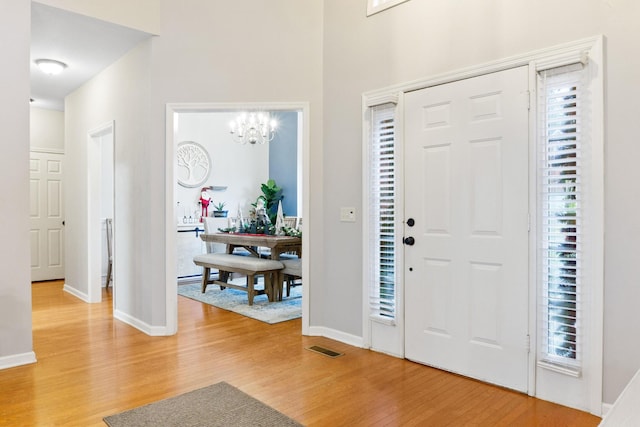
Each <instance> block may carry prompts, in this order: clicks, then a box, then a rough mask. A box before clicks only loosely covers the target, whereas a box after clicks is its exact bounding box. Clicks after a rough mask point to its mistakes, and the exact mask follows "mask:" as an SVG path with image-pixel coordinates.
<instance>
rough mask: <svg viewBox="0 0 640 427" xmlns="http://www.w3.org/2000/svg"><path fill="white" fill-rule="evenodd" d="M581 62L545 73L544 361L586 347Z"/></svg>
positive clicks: (574, 355)
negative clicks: (584, 331)
mask: <svg viewBox="0 0 640 427" xmlns="http://www.w3.org/2000/svg"><path fill="white" fill-rule="evenodd" d="M587 87H588V85H587V84H586V71H584V70H583V67H582V64H576V65H572V66H566V67H561V68H557V69H552V70H546V71H543V72H540V73H539V81H538V88H539V111H540V114H541V117H540V123H541V126H542V127H541V129H540V133H539V134H540V148H541V150H540V156H539V159H540V161H541V164H540V169H539V176H540V182H539V189H540V192H539V195H538V196H539V206H540V213H539V224H540V228H539V230H540V238H539V242H540V244H539V261H538V266H539V269H540V270H539V277H540V282H541V283H540V285H541V299H540V301H541V306H540V316H539V318H540V319H541V320H542V324H541V338H542V339H541V340H540V345H541V348H540V352H541V360H543V361H546V362H551V363H559V364H562V365H567V366H571V367H575V368H579V367H580V366H581V363H582V354H583V347H584V342H583V340H584V334H583V327H582V325H583V323H584V321H585V319H583V315H584V312H585V311H584V306H583V300H584V296H585V293H586V292H587V291H588V287H587V286H588V285H587V283H585V279H586V277H585V273H584V267H585V265H584V262H585V259H584V245H585V234H586V231H585V223H588V221H585V212H586V210H585V204H584V202H585V197H587V194H588V185H587V184H588V176H586V175H585V170H586V168H585V162H587V161H588V158H589V155H588V153H589V151H588V142H589V132H588V130H589V126H588V123H589V120H588V118H587V116H588V113H589V111H588V108H587V106H588V105H589V103H588V102H587V99H588V97H589V93H588V90H587Z"/></svg>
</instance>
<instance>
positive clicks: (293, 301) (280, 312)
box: [178, 279, 302, 323]
mask: <svg viewBox="0 0 640 427" xmlns="http://www.w3.org/2000/svg"><path fill="white" fill-rule="evenodd" d="M242 280H244V279H242ZM284 293H285V294H286V291H285V292H284ZM178 295H181V296H183V297H187V298H191V299H194V300H196V301H200V302H203V303H205V304H210V305H213V306H215V307H218V308H223V309H225V310H229V311H233V312H235V313H238V314H242V315H243V316H247V317H251V318H252V319H256V320H260V321H262V322H266V323H278V322H284V321H287V320H291V319H297V318H299V317H302V286H296V287H293V288H291V296H289V297H287V296H286V295H285V296H284V297H283V298H282V301H276V302H269V300H268V299H267V296H266V295H258V296H256V297H255V298H254V299H253V305H251V306H250V305H249V302H248V300H247V293H246V292H243V291H238V290H236V289H229V288H227V289H225V290H223V291H222V290H220V287H219V286H218V285H209V286H207V291H206V292H205V293H204V294H203V293H202V291H201V285H200V284H199V283H198V284H189V285H179V286H178Z"/></svg>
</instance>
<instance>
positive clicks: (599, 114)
mask: <svg viewBox="0 0 640 427" xmlns="http://www.w3.org/2000/svg"><path fill="white" fill-rule="evenodd" d="M603 39H604V38H603V36H596V37H590V38H587V39H582V40H577V41H574V42H570V43H566V44H562V45H558V46H553V47H550V48H546V49H540V50H537V51H533V52H528V53H524V54H521V55H516V56H512V57H508V58H504V59H501V60H497V61H493V62H489V63H485V64H480V65H477V66H474V67H469V68H464V69H460V70H456V71H452V72H448V73H443V74H438V75H434V76H431V77H428V78H424V79H418V80H415V81H411V82H405V83H401V84H397V85H393V86H388V87H386V88H381V89H378V90H374V91H370V92H366V93H364V94H363V96H362V111H363V116H362V117H366V110H367V108H368V107H369V106H371V105H375V100H377V99H384V98H385V97H394V96H397V97H398V106H397V117H398V120H397V123H396V135H397V138H398V141H397V143H396V146H397V148H398V150H400V151H402V150H403V142H404V137H403V135H404V130H403V117H404V110H403V108H404V104H403V95H404V93H405V92H409V91H412V90H419V89H424V88H427V87H431V86H436V85H440V84H444V83H450V82H454V81H458V80H462V79H466V78H471V77H476V76H480V75H483V74H489V73H494V72H497V71H501V70H506V69H510V68H515V67H518V66H523V65H528V66H529V68H530V85H529V86H530V88H535V87H536V72H537V71H538V70H541V69H547V68H552V67H556V66H558V65H561V64H567V63H570V62H572V61H573V62H577V61H583V60H584V59H585V54H586V53H588V57H589V60H590V61H594V62H595V64H597V67H598V70H597V75H596V76H595V77H594V79H593V81H592V85H593V88H592V91H591V96H592V104H593V110H592V118H593V124H592V140H591V143H592V147H593V150H594V152H596V153H604V125H603V124H604V89H603V88H604V80H603V75H602V70H603V58H604V53H603V45H604V43H603ZM572 58H573V59H572ZM534 95H535V94H532V96H531V98H532V99H535V96H534ZM530 105H531V112H530V114H531V118H532V122H531V123H535V120H536V119H537V113H536V110H537V109H536V103H535V102H530ZM368 132H369V129H368V124H367V122H366V120H363V133H362V135H363V147H364V148H363V159H367V158H368V157H367V155H368V153H367V152H366V145H367V144H368V138H369V133H368ZM529 137H530V144H529V146H530V171H529V173H530V177H532V179H530V182H531V184H530V185H531V186H532V187H531V188H530V197H531V200H530V203H531V204H530V205H531V206H532V209H533V208H534V207H536V203H537V201H536V187H535V185H536V180H535V179H534V178H533V177H535V176H536V174H535V173H536V166H537V160H536V158H535V154H536V143H537V134H536V126H533V125H532V126H530V135H529ZM594 160H598V161H596V162H593V163H592V165H591V167H592V169H591V171H590V172H591V173H592V176H593V181H594V184H593V187H592V192H593V194H592V205H591V206H590V209H592V210H593V218H594V222H595V224H594V227H595V228H594V233H593V234H594V236H592V242H593V244H594V246H595V249H594V253H593V254H592V259H593V265H592V270H591V272H590V275H591V280H592V283H593V289H592V295H593V298H592V303H591V305H590V306H589V307H588V308H587V310H588V311H589V318H590V319H591V320H590V331H589V338H590V344H589V349H588V350H587V351H588V352H589V354H590V355H591V357H590V359H589V361H588V362H587V363H588V366H586V367H585V371H589V372H590V374H589V377H588V379H587V380H588V381H589V385H588V387H587V389H588V394H589V396H588V401H589V404H588V405H587V406H588V407H583V408H581V409H583V410H587V411H589V412H591V413H593V414H595V415H600V414H601V413H602V363H603V361H602V349H603V310H604V307H603V298H604V282H603V277H604V263H603V261H604V251H603V246H604V161H603V156H600V159H594ZM363 164H364V165H366V161H365V162H364V163H363ZM401 164H402V162H401ZM399 169H400V170H398V190H397V191H398V193H399V194H403V193H404V188H403V182H404V176H403V171H402V170H401V166H400V168H399ZM367 174H368V171H366V170H364V169H363V178H364V177H365V176H366V175H367ZM363 183H364V185H363V195H364V197H363V198H364V199H366V195H367V190H366V183H367V180H366V179H363ZM366 203H367V200H365V201H364V203H363V208H364V207H365V206H367V205H366ZM401 203H403V202H398V206H403V205H402V204H401ZM402 215H403V214H402V213H399V217H398V221H403V220H404V218H403V216H402ZM532 215H535V211H532ZM363 227H364V228H363V236H364V238H363V244H364V245H365V246H363V247H365V248H366V247H368V246H366V245H368V244H369V242H368V241H367V230H368V229H367V227H368V224H366V223H363ZM536 236H537V230H536V227H535V221H531V239H530V251H531V256H530V277H529V279H530V285H529V289H530V295H529V296H530V298H529V299H530V307H529V312H530V316H529V330H530V334H531V337H530V339H531V348H532V349H536V348H537V347H536V345H535V343H536V342H537V323H536V322H537V304H536V296H537V280H536V279H537V277H536V273H535V272H536V257H535V253H536V247H537V240H536ZM399 262H402V261H401V260H399ZM366 263H367V260H366V259H365V262H364V264H366ZM367 268H368V266H367V265H363V269H364V270H365V271H366V269H367ZM363 277H364V278H365V280H364V281H363V296H364V298H363V313H364V319H363V343H364V344H363V345H364V346H365V347H368V348H372V349H374V350H377V351H382V352H385V353H388V354H392V355H395V356H397V357H404V301H403V297H404V283H403V281H402V280H400V281H399V283H398V286H397V288H398V289H397V290H396V291H397V292H396V295H397V298H398V301H397V305H396V308H397V318H398V321H397V322H396V324H395V325H384V326H385V327H386V329H384V330H383V331H380V327H379V325H380V324H379V323H378V324H377V323H376V322H372V321H371V319H370V318H369V305H368V304H369V296H368V283H367V281H366V277H367V276H366V274H363ZM377 334H378V335H377ZM381 341H388V342H389V344H388V345H386V348H385V349H381V350H379V349H377V347H379V346H378V345H377V343H380V342H381ZM372 343H373V344H372ZM536 356H537V352H536V351H535V350H534V351H531V352H530V357H529V359H530V360H529V386H528V389H529V394H530V395H532V396H540V395H541V394H543V392H544V390H539V389H537V388H536V375H537V368H538V364H537V360H536ZM541 365H544V364H541ZM541 369H544V367H542V366H541ZM549 371H550V369H549ZM560 374H561V375H562V376H563V377H565V378H567V379H568V380H570V379H572V378H575V377H574V376H572V375H571V373H560ZM547 400H551V401H554V402H556V403H560V404H565V405H567V406H572V404H571V402H563V401H562V397H559V396H555V395H553V396H551V397H550V398H548V399H547ZM573 406H574V407H575V405H573Z"/></svg>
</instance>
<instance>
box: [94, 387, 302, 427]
mask: <svg viewBox="0 0 640 427" xmlns="http://www.w3.org/2000/svg"><path fill="white" fill-rule="evenodd" d="M104 422H105V423H106V424H107V425H108V426H110V427H131V426H135V427H144V426H154V427H168V426H176V427H177V426H180V427H190V426H191V427H195V426H199V427H218V426H220V427H223V426H224V427H228V426H234V427H250V426H251V427H253V426H263V427H289V426H291V427H298V426H302V424H299V423H298V422H296V421H294V420H292V419H291V418H289V417H287V416H286V415H284V414H282V413H280V412H278V411H276V410H275V409H273V408H271V407H270V406H267V405H265V404H264V403H262V402H260V401H259V400H257V399H255V398H253V397H251V396H249V395H248V394H246V393H244V392H243V391H241V390H239V389H237V388H235V387H234V386H232V385H230V384H228V383H226V382H220V383H217V384H213V385H210V386H208V387H204V388H201V389H198V390H194V391H190V392H188V393H184V394H181V395H179V396H176V397H172V398H169V399H164V400H160V401H158V402H154V403H150V404H148V405H145V406H140V407H138V408H134V409H131V410H128V411H125V412H121V413H119V414H115V415H111V416H108V417H105V418H104Z"/></svg>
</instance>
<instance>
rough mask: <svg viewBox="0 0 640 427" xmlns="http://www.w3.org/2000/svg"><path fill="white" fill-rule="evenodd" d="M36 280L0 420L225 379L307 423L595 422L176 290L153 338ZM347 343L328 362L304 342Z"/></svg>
mask: <svg viewBox="0 0 640 427" xmlns="http://www.w3.org/2000/svg"><path fill="white" fill-rule="evenodd" d="M32 288H33V339H34V349H35V353H36V357H37V359H38V362H37V363H36V364H32V365H27V366H21V367H16V368H12V369H5V370H0V425H2V426H104V424H103V422H102V417H104V416H107V415H111V414H114V413H118V412H121V411H124V410H127V409H130V408H134V407H136V406H140V405H144V404H146V403H150V402H153V401H156V400H159V399H163V398H167V397H171V396H176V395H178V394H180V393H184V392H187V391H190V390H194V389H197V388H200V387H204V386H207V385H210V384H214V383H216V382H219V381H226V382H228V383H230V384H232V385H234V386H236V387H238V388H239V389H241V390H242V391H244V392H246V393H248V394H250V395H252V396H253V397H255V398H257V399H259V400H261V401H262V402H264V403H266V404H268V405H270V406H272V407H274V408H276V409H277V410H279V411H280V412H283V413H284V414H286V415H288V416H290V417H292V418H294V419H296V420H297V421H299V422H300V423H302V424H304V425H308V426H596V425H598V423H599V421H600V419H599V418H597V417H594V416H592V415H589V414H586V413H582V412H579V411H575V410H572V409H568V408H565V407H562V406H558V405H554V404H551V403H548V402H544V401H541V400H537V399H534V398H531V397H528V396H525V395H522V394H519V393H515V392H512V391H508V390H504V389H501V388H499V387H494V386H491V385H487V384H483V383H480V382H477V381H474V380H470V379H467V378H463V377H460V376H456V375H452V374H449V373H445V372H442V371H439V370H436V369H432V368H428V367H425V366H422V365H418V364H415V363H412V362H409V361H406V360H402V359H397V358H393V357H390V356H386V355H383V354H379V353H375V352H371V351H368V350H363V349H359V348H354V347H350V346H348V345H345V344H341V343H339V342H335V341H332V340H328V339H324V338H318V337H303V336H301V334H300V330H301V325H300V320H294V321H289V322H284V323H279V324H276V325H268V324H265V323H262V322H258V321H255V320H251V319H248V318H246V317H243V316H240V315H238V314H234V313H231V312H228V311H225V310H221V309H217V308H215V307H211V306H208V305H205V304H202V303H199V302H196V301H193V300H190V299H186V298H183V297H179V298H178V310H179V332H178V334H177V335H175V336H171V337H149V336H147V335H145V334H143V333H141V332H139V331H138V330H136V329H134V328H132V327H130V326H128V325H126V324H124V323H122V322H119V321H116V320H113V318H112V315H111V311H112V310H111V298H110V292H111V291H109V293H106V292H105V294H104V296H105V298H104V302H103V303H101V304H85V303H83V302H81V301H80V300H78V299H76V298H75V297H73V296H71V295H69V294H67V293H65V292H63V291H62V282H61V281H57V282H44V283H37V284H34V285H33V286H32ZM312 345H319V346H323V347H327V348H330V349H332V350H335V351H338V352H343V353H344V356H342V357H338V358H335V359H332V358H329V357H327V356H324V355H321V354H318V353H314V352H311V351H309V350H306V348H307V347H309V346H312Z"/></svg>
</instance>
